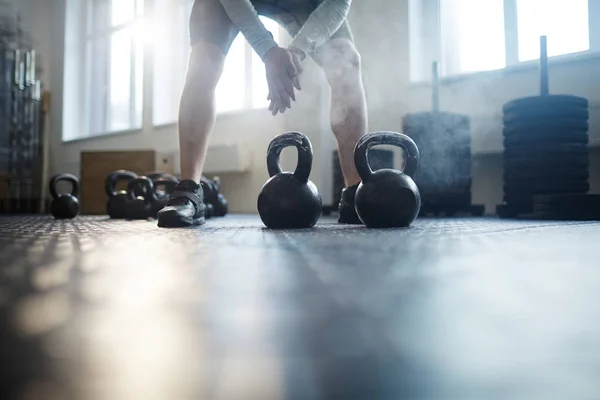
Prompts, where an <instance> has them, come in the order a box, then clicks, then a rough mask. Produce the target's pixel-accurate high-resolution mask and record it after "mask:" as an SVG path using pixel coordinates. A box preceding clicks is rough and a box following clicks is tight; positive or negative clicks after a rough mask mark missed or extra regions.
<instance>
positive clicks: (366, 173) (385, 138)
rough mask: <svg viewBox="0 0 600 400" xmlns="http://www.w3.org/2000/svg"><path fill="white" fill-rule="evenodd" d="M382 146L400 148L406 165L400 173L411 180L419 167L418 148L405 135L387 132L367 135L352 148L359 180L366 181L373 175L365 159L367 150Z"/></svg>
mask: <svg viewBox="0 0 600 400" xmlns="http://www.w3.org/2000/svg"><path fill="white" fill-rule="evenodd" d="M383 144H387V145H392V146H396V147H400V148H401V149H403V150H404V158H405V159H406V163H405V165H404V169H403V170H402V172H403V173H405V174H406V175H408V176H410V177H411V178H412V176H413V175H414V174H415V172H417V168H418V167H419V148H418V147H417V145H416V143H415V142H414V141H413V140H412V139H411V138H410V137H408V136H407V135H405V134H403V133H397V132H389V131H380V132H371V133H368V134H366V135H364V136H363V137H362V138H360V140H359V141H358V143H356V146H355V147H354V164H355V166H356V170H357V171H358V175H360V178H361V179H362V180H363V181H367V180H369V178H370V177H371V175H373V170H372V169H371V166H370V165H369V159H368V158H367V156H368V153H369V149H370V148H371V147H373V146H378V145H383Z"/></svg>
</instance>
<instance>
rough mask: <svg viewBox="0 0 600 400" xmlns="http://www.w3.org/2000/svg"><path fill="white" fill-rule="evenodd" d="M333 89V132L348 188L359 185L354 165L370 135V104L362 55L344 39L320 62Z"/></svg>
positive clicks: (333, 43) (325, 49)
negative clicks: (362, 140) (360, 143)
mask: <svg viewBox="0 0 600 400" xmlns="http://www.w3.org/2000/svg"><path fill="white" fill-rule="evenodd" d="M318 62H319V64H320V65H321V66H322V67H323V71H324V72H325V76H326V77H327V81H328V83H329V86H330V88H331V129H332V130H333V133H334V135H335V137H336V139H337V143H338V151H339V154H340V163H341V167H342V172H343V174H344V180H345V183H346V187H349V186H353V185H356V184H357V183H359V182H360V176H359V175H358V172H356V167H355V166H354V146H355V145H356V142H358V140H359V139H360V138H361V137H362V136H363V135H365V134H366V133H367V105H366V99H365V91H364V87H363V83H362V77H361V66H360V55H359V54H358V51H357V50H356V48H355V47H354V44H353V43H352V42H351V41H350V40H348V39H345V38H339V39H332V40H331V41H330V42H329V43H326V44H325V45H324V47H323V49H321V57H320V58H319V59H318Z"/></svg>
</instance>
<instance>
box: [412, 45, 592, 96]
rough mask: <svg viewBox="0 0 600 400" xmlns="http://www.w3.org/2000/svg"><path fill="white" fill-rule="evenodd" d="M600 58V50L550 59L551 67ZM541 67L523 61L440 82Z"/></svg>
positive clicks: (420, 84) (418, 83)
mask: <svg viewBox="0 0 600 400" xmlns="http://www.w3.org/2000/svg"><path fill="white" fill-rule="evenodd" d="M595 60H600V51H585V52H581V53H576V54H568V55H564V56H555V57H551V58H549V59H548V65H549V66H550V67H553V66H557V65H568V64H573V63H580V62H588V61H595ZM538 68H539V60H531V61H523V62H521V63H519V64H516V65H510V66H508V67H505V68H502V69H494V70H489V71H478V72H469V73H464V74H459V75H451V76H445V77H440V84H445V83H456V82H461V81H468V80H476V79H480V78H494V79H497V78H499V77H502V76H506V75H510V74H513V73H519V72H526V71H532V70H535V69H538ZM551 73H552V71H550V74H551ZM428 86H431V81H415V82H411V83H409V84H408V87H409V88H419V87H428Z"/></svg>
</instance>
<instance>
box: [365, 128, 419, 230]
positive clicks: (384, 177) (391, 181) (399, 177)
mask: <svg viewBox="0 0 600 400" xmlns="http://www.w3.org/2000/svg"><path fill="white" fill-rule="evenodd" d="M383 144H387V145H393V146H397V147H401V148H402V149H403V150H404V159H405V161H406V163H405V167H404V170H403V171H398V170H394V169H380V170H378V171H375V172H373V170H372V169H371V166H370V165H369V161H368V158H367V153H368V151H369V148H371V147H372V146H375V145H383ZM354 164H355V165H356V170H357V171H358V174H359V175H360V178H361V179H362V182H361V183H360V184H359V185H358V189H357V190H356V197H355V200H354V205H355V208H356V213H357V214H358V217H359V218H360V220H361V221H362V222H363V223H364V224H365V225H366V226H367V227H369V228H392V227H408V226H410V224H412V222H413V221H414V220H415V219H416V218H417V215H418V214H419V210H420V208H421V194H420V193H419V188H418V187H417V185H416V184H415V182H414V181H413V180H412V176H413V175H414V174H415V173H416V172H417V168H418V166H419V149H418V147H417V145H416V144H415V142H413V140H412V139H411V138H410V137H408V136H406V135H404V134H402V133H396V132H373V133H369V134H367V135H365V136H363V137H362V138H361V139H360V140H359V141H358V143H357V144H356V147H355V148H354Z"/></svg>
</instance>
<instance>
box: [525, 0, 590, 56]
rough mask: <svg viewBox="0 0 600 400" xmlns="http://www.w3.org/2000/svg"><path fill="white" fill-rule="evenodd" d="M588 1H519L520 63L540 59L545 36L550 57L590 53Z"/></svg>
mask: <svg viewBox="0 0 600 400" xmlns="http://www.w3.org/2000/svg"><path fill="white" fill-rule="evenodd" d="M588 1H589V0H569V1H563V0H517V16H518V17H517V20H518V24H517V26H518V32H519V36H518V37H519V60H520V61H529V60H536V59H538V58H539V56H540V36H543V35H546V36H547V37H548V56H559V55H563V54H570V53H578V52H581V51H586V50H589V48H590V32H589V22H588V21H589V19H588ZM592 1H598V0H592Z"/></svg>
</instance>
